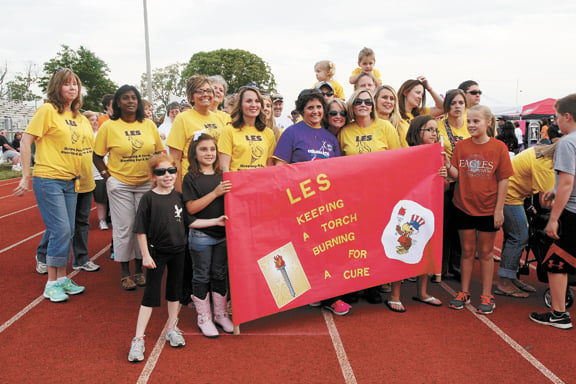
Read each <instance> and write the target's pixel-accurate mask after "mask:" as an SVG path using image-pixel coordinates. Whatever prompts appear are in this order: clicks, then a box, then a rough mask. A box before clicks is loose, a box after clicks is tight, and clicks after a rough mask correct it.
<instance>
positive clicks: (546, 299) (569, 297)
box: [544, 287, 574, 309]
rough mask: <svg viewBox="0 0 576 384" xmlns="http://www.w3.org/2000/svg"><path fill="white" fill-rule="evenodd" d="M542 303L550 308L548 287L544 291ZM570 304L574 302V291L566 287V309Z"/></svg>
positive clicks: (550, 300)
mask: <svg viewBox="0 0 576 384" xmlns="http://www.w3.org/2000/svg"><path fill="white" fill-rule="evenodd" d="M544 304H545V305H546V307H548V308H552V296H551V294H550V288H548V289H547V290H546V292H544ZM572 304H574V293H573V292H572V290H571V289H570V287H568V289H567V290H566V309H568V308H570V307H571V306H572Z"/></svg>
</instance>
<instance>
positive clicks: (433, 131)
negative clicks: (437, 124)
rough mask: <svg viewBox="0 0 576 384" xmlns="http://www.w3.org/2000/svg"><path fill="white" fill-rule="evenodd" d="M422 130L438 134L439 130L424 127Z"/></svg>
mask: <svg viewBox="0 0 576 384" xmlns="http://www.w3.org/2000/svg"><path fill="white" fill-rule="evenodd" d="M420 131H421V132H428V133H435V134H438V130H437V129H436V128H422V129H421V130H420Z"/></svg>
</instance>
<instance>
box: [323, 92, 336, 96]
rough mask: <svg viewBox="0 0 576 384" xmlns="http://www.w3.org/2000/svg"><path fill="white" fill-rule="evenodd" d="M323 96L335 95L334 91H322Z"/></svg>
mask: <svg viewBox="0 0 576 384" xmlns="http://www.w3.org/2000/svg"><path fill="white" fill-rule="evenodd" d="M322 96H327V97H332V96H334V92H322Z"/></svg>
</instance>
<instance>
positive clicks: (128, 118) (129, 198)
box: [94, 85, 164, 291]
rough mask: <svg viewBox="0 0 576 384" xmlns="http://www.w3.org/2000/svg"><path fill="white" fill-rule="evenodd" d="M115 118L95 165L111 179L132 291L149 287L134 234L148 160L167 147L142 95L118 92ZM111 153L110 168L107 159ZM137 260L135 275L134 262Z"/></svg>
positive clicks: (104, 132) (105, 129) (101, 136)
mask: <svg viewBox="0 0 576 384" xmlns="http://www.w3.org/2000/svg"><path fill="white" fill-rule="evenodd" d="M112 110H113V113H112V117H111V118H110V120H108V121H106V122H105V123H104V124H102V126H101V127H100V129H99V131H98V135H97V136H96V144H95V145H94V165H96V168H98V171H99V172H100V174H101V175H102V177H103V178H104V179H105V180H106V190H107V192H108V202H109V205H110V214H111V216H112V224H113V230H112V239H113V242H114V260H115V261H117V262H119V263H120V265H121V268H122V273H121V276H122V277H121V280H120V282H121V285H122V288H123V289H125V290H127V291H131V290H134V289H136V286H140V287H143V286H145V285H146V278H145V277H144V274H143V272H142V254H141V253H140V248H139V247H138V242H137V240H136V235H135V234H134V233H132V229H133V228H134V218H135V217H136V212H137V210H138V204H139V203H140V198H141V197H142V195H143V194H144V193H145V192H147V191H148V190H149V189H150V186H151V182H150V175H149V172H148V159H150V158H151V157H152V155H154V154H156V153H159V152H162V151H163V150H164V145H163V144H162V139H160V134H159V133H158V129H157V128H156V125H155V124H154V122H153V121H152V120H149V119H146V118H145V115H144V106H143V104H142V99H141V97H140V92H138V90H137V89H136V87H133V86H131V85H123V86H122V87H120V88H119V89H118V90H117V91H116V93H115V94H114V99H113V101H112ZM106 154H108V164H106V163H104V156H106ZM131 260H134V263H135V270H134V275H131V273H130V266H129V262H130V261H131Z"/></svg>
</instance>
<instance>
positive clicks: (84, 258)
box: [36, 192, 92, 267]
mask: <svg viewBox="0 0 576 384" xmlns="http://www.w3.org/2000/svg"><path fill="white" fill-rule="evenodd" d="M91 209H92V192H87V193H79V194H78V202H77V203H76V217H75V225H74V237H73V238H72V266H73V267H79V266H81V265H84V264H86V263H87V262H88V261H89V260H90V257H88V231H89V229H90V228H89V226H90V225H89V223H88V219H89V218H90V210H91ZM49 238H50V233H49V232H48V230H46V232H44V236H42V240H40V244H38V248H36V259H37V260H38V261H40V262H42V263H44V264H46V253H47V251H48V239H49Z"/></svg>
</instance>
